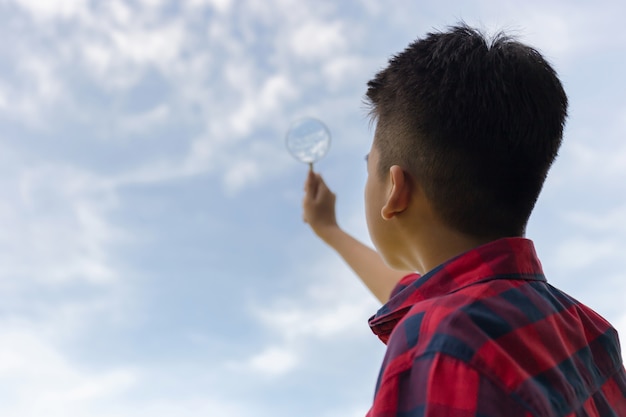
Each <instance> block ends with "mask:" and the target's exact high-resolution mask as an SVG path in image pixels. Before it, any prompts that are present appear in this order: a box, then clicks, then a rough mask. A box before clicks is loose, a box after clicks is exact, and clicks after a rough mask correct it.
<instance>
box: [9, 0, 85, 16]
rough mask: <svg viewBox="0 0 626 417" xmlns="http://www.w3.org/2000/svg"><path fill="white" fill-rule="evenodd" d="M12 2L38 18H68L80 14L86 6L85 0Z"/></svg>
mask: <svg viewBox="0 0 626 417" xmlns="http://www.w3.org/2000/svg"><path fill="white" fill-rule="evenodd" d="M14 3H15V4H16V5H18V6H20V7H22V8H24V9H25V10H27V11H28V12H30V13H31V14H32V15H33V16H34V17H35V18H38V19H55V18H62V19H70V18H73V17H76V16H78V15H81V14H82V13H84V12H85V10H86V8H87V0H55V1H38V0H14Z"/></svg>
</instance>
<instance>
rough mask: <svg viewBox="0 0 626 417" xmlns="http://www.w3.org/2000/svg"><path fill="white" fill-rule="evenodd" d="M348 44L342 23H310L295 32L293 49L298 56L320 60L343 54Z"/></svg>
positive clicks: (292, 41)
mask: <svg viewBox="0 0 626 417" xmlns="http://www.w3.org/2000/svg"><path fill="white" fill-rule="evenodd" d="M347 45H348V42H347V40H346V37H345V35H344V28H343V25H342V23H341V22H339V21H334V22H324V21H309V22H305V23H304V24H302V25H301V26H300V27H298V28H297V29H296V30H295V33H294V34H293V37H292V38H291V48H292V50H293V52H294V53H295V54H296V56H299V57H301V58H304V59H319V58H326V57H330V56H335V55H337V54H341V53H342V52H343V51H344V50H345V49H346V47H347Z"/></svg>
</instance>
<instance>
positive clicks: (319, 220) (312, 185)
mask: <svg viewBox="0 0 626 417" xmlns="http://www.w3.org/2000/svg"><path fill="white" fill-rule="evenodd" d="M335 199H336V197H335V194H334V193H333V192H332V191H330V190H329V189H328V187H327V186H326V183H325V182H324V180H323V179H322V176H321V175H319V174H317V173H315V172H313V171H309V175H308V177H307V179H306V182H305V183H304V199H303V200H302V219H303V220H304V221H305V222H306V223H308V224H309V226H311V229H313V231H314V232H315V234H316V235H318V236H319V237H320V238H321V239H323V240H326V239H327V238H328V237H329V234H330V233H332V231H334V230H336V229H338V228H339V226H338V224H337V218H336V217H335Z"/></svg>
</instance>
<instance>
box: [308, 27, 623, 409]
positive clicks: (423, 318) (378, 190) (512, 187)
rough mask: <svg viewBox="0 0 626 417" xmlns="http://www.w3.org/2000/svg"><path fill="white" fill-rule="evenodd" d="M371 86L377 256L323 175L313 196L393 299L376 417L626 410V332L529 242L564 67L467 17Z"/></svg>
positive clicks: (380, 319)
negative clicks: (353, 231)
mask: <svg viewBox="0 0 626 417" xmlns="http://www.w3.org/2000/svg"><path fill="white" fill-rule="evenodd" d="M368 86H369V89H368V91H367V98H368V100H369V102H370V104H371V107H372V115H373V117H374V119H375V120H376V122H377V125H376V132H375V135H374V141H373V144H372V148H371V151H370V153H369V156H368V180H367V184H366V186H365V210H366V218H367V225H368V229H369V232H370V236H371V238H372V242H373V243H374V245H375V246H376V249H377V253H376V252H374V251H372V250H371V249H369V248H367V247H366V246H364V245H363V244H361V243H360V242H358V241H356V240H354V239H353V238H352V237H350V236H349V235H347V234H346V233H345V232H343V231H342V230H341V229H340V228H339V227H338V226H337V222H336V219H335V215H334V195H333V194H332V193H331V192H330V191H329V190H328V188H327V187H326V185H325V184H324V182H323V180H322V179H321V177H320V176H319V175H318V174H315V173H312V172H311V173H310V174H309V177H308V178H307V183H306V185H305V191H306V195H305V198H304V202H303V206H304V219H305V221H306V222H308V223H309V224H310V226H311V227H312V228H313V230H314V231H315V232H316V234H317V235H318V236H319V237H320V238H322V239H323V240H324V241H325V242H327V243H328V244H329V245H331V246H332V247H333V248H334V249H336V250H337V251H338V252H339V253H340V254H341V255H342V256H343V257H344V259H345V260H346V261H347V262H348V264H349V265H350V266H352V268H353V269H354V270H355V271H356V272H357V274H358V275H359V276H361V278H362V279H363V280H364V282H365V283H366V285H367V286H368V287H369V288H370V289H371V290H372V292H373V293H374V295H375V296H376V297H377V298H379V299H380V300H381V302H383V303H384V306H383V307H382V308H381V309H380V310H379V311H378V312H377V313H376V315H374V316H373V317H372V318H371V319H370V322H369V323H370V327H371V328H372V330H373V332H374V333H375V334H376V335H377V336H378V337H379V338H380V339H381V340H382V341H383V342H384V343H385V344H387V352H386V355H385V358H384V360H383V364H382V367H381V371H380V376H379V379H378V383H377V385H376V392H375V396H374V403H373V406H372V408H371V409H370V411H369V413H368V416H369V417H383V416H384V417H390V416H398V417H399V416H403V417H409V416H411V417H413V416H507V417H515V416H626V373H625V371H624V367H623V364H622V360H621V355H620V347H619V341H618V338H617V333H616V331H615V330H614V329H613V328H612V327H611V326H610V324H609V323H608V322H606V321H605V320H604V319H603V318H602V317H600V316H599V315H598V314H597V313H595V312H594V311H592V310H591V309H589V308H588V307H586V306H584V305H582V304H580V303H579V302H577V301H576V300H574V299H572V298H571V297H569V296H568V295H566V294H564V293H563V292H561V291H559V290H557V289H555V288H554V287H551V286H550V285H549V284H548V283H547V282H546V279H545V277H544V275H543V272H542V269H541V264H540V262H539V260H538V259H537V256H536V254H535V250H534V247H533V244H532V242H531V241H529V240H527V239H525V238H524V234H525V228H526V224H527V221H528V218H529V216H530V213H531V211H532V209H533V207H534V204H535V202H536V199H537V197H538V195H539V193H540V191H541V188H542V186H543V182H544V180H545V178H546V175H547V173H548V170H549V168H550V166H551V164H552V162H553V161H554V158H555V157H556V155H557V152H558V149H559V147H560V144H561V139H562V133H563V126H564V123H565V118H566V114H567V97H566V95H565V92H564V91H563V88H562V86H561V83H560V81H559V80H558V78H557V76H556V73H555V72H554V70H553V69H552V67H551V66H550V65H549V64H548V63H547V62H546V61H545V60H544V59H543V57H542V56H541V55H540V54H539V53H538V52H537V51H536V50H534V49H532V48H530V47H528V46H526V45H523V44H521V43H519V42H517V41H515V40H513V39H511V38H508V37H506V36H504V35H498V36H496V37H495V38H494V39H492V40H487V39H485V37H484V36H483V35H481V34H480V33H479V32H478V31H476V30H474V29H472V28H469V27H467V26H457V27H453V28H450V29H449V30H448V31H446V32H442V33H431V34H429V35H427V36H426V37H425V38H424V39H421V40H418V41H416V42H414V43H412V44H411V45H409V47H408V48H407V49H406V50H405V51H403V52H402V53H400V54H398V55H396V56H395V57H393V58H392V59H391V60H390V61H389V65H388V67H387V68H385V69H384V70H382V71H381V72H379V73H378V74H377V75H376V77H375V78H374V79H373V80H371V81H370V82H369V84H368ZM401 271H418V272H419V274H417V273H410V274H408V275H407V273H406V272H401Z"/></svg>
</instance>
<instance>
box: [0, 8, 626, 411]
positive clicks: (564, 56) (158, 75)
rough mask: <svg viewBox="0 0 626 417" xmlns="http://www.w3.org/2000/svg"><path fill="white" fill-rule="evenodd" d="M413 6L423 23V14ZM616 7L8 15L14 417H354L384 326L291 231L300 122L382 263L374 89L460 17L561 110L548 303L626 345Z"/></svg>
mask: <svg viewBox="0 0 626 417" xmlns="http://www.w3.org/2000/svg"><path fill="white" fill-rule="evenodd" d="M420 3H421V4H420ZM625 13H626V5H624V4H623V3H622V2H617V1H612V2H611V1H609V2H603V3H601V5H600V4H599V3H597V2H596V3H589V2H582V1H567V2H566V1H548V2H546V1H534V0H533V1H527V2H524V3H523V4H522V3H519V2H512V1H494V0H482V1H478V0H475V1H450V2H434V1H433V2H429V3H428V4H424V3H423V2H412V1H401V0H396V1H389V2H385V3H384V5H383V2H378V1H375V0H361V1H356V0H352V1H345V2H341V3H340V2H331V1H292V0H266V1H253V0H241V1H235V0H187V1H167V0H135V1H121V0H108V1H93V0H92V1H88V0H55V1H40V0H19V1H18V0H0V39H2V40H3V41H2V42H1V43H0V173H1V175H0V414H1V415H2V416H5V417H34V416H42V415H45V416H47V417H57V416H58V417H68V416H71V417H82V416H89V417H92V416H93V417H105V416H107V417H109V416H116V417H117V416H119V417H131V416H132V417H135V416H144V415H150V416H152V417H160V416H168V417H169V416H172V415H179V416H185V417H196V416H232V417H252V416H254V417H265V416H294V415H297V416H303V417H306V416H316V417H335V416H337V417H338V416H343V417H346V416H347V417H353V416H354V417H356V416H362V415H364V414H365V412H366V410H367V409H368V408H369V404H370V401H371V398H372V395H373V389H374V383H375V379H376V375H377V372H378V367H379V364H380V361H381V359H382V355H383V353H384V346H383V345H382V344H381V343H379V342H378V341H377V339H376V338H375V337H374V336H373V335H372V334H371V333H370V330H369V328H368V327H367V322H366V321H367V318H368V317H369V316H370V315H371V314H373V313H374V312H375V311H376V309H377V308H378V305H377V304H376V302H375V300H374V298H373V296H371V295H370V294H369V293H368V292H367V291H366V290H365V289H364V287H363V286H362V285H361V284H360V283H359V282H358V281H357V279H356V278H355V277H354V276H353V275H352V273H351V272H350V271H349V270H348V269H347V267H346V266H345V265H344V264H343V263H342V261H341V260H340V259H338V258H337V256H336V255H335V254H334V253H332V252H331V251H330V250H329V249H328V248H327V247H325V246H324V245H323V244H322V243H321V242H319V241H318V240H317V239H316V238H315V237H314V235H313V234H312V233H311V232H310V231H309V230H308V229H307V227H306V225H305V224H303V222H302V220H301V209H300V203H301V198H302V185H303V181H304V178H305V176H306V169H307V168H306V166H305V165H303V164H301V163H298V162H297V161H295V160H293V159H292V158H291V157H290V156H289V154H288V153H287V151H286V149H285V147H284V139H283V138H284V134H285V132H286V129H287V128H288V126H289V124H290V122H291V121H292V120H294V119H296V118H298V117H301V116H305V115H308V116H314V117H317V118H320V119H322V120H324V121H325V122H326V123H327V125H328V126H329V128H330V130H331V131H332V134H333V143H332V146H331V151H330V153H329V154H328V156H327V157H326V158H325V159H324V160H322V161H321V162H320V163H319V164H317V168H318V169H319V170H320V171H321V172H322V173H323V175H324V176H325V178H326V180H327V182H328V183H329V185H330V186H331V188H332V189H333V190H335V191H336V192H337V194H338V216H339V220H340V223H341V225H342V226H343V227H344V228H346V229H347V230H348V231H349V232H351V233H352V234H354V235H356V236H357V237H359V238H361V239H363V240H365V241H368V237H367V230H366V227H365V221H364V215H363V201H362V200H363V197H362V188H363V184H364V181H365V162H364V155H365V154H366V153H367V152H368V149H369V146H370V141H371V137H372V129H371V128H370V126H369V122H368V119H367V111H366V109H365V107H364V105H363V101H362V98H363V94H364V92H365V83H366V82H367V81H368V80H369V79H370V78H371V77H372V76H373V75H374V73H375V72H376V71H377V70H379V69H380V68H382V67H383V66H384V65H385V63H386V60H387V59H388V58H389V57H390V55H391V54H393V53H395V52H398V51H399V50H401V49H403V48H404V47H405V46H406V45H407V44H408V43H409V42H410V41H412V40H414V39H415V38H416V37H418V36H421V35H424V34H425V33H426V32H428V31H430V30H432V29H437V28H442V27H445V26H446V25H449V24H453V23H455V22H457V21H459V20H461V19H463V20H465V21H466V22H468V23H469V24H472V25H476V26H479V27H482V28H484V29H485V30H486V31H488V32H493V31H495V30H498V29H502V28H504V29H507V30H509V31H510V32H511V33H514V34H517V35H518V36H519V37H520V39H521V40H523V41H525V42H527V43H530V44H532V45H534V46H536V47H537V48H538V49H540V50H541V51H542V52H543V53H544V54H545V55H546V56H547V57H548V59H549V60H550V61H551V62H552V63H553V64H554V66H555V68H556V69H557V71H558V72H559V74H560V76H561V79H562V81H563V83H564V86H565V88H566V90H567V92H568V94H569V97H570V104H571V107H570V119H569V122H568V126H567V130H566V134H565V142H564V145H563V148H562V151H561V154H560V156H559V159H558V160H557V162H556V164H555V166H554V168H553V170H552V171H551V174H550V177H549V180H548V182H547V184H546V186H545V188H544V192H543V194H542V196H541V198H540V200H539V203H538V205H537V207H536V210H535V213H534V215H533V217H532V219H531V223H530V226H529V229H528V237H530V238H532V239H533V240H534V241H535V243H536V246H537V249H538V252H539V254H540V257H541V258H542V261H543V265H544V268H545V270H546V273H547V275H548V279H549V281H550V282H551V283H552V284H554V285H556V286H558V287H560V288H562V289H564V290H566V291H567V292H569V293H570V294H571V295H573V296H574V297H576V298H579V299H581V300H582V301H584V302H586V303H587V304H589V305H590V306H591V307H593V308H594V309H596V310H597V311H599V312H600V313H601V314H603V315H604V316H605V317H607V318H608V319H609V320H611V321H612V322H613V323H614V325H615V326H616V327H618V329H619V330H620V332H621V333H626V306H625V304H624V300H625V299H626V297H625V294H626V280H625V274H624V269H625V267H626V257H625V256H624V253H626V198H625V197H624V196H625V195H626V185H625V183H624V181H623V179H624V177H625V175H626V143H625V142H624V137H626V104H624V99H623V98H624V94H625V93H626V83H625V82H624V79H623V76H622V74H624V73H626V59H625V58H624V57H626V32H624V31H623V30H621V25H623V22H622V20H623V19H622V16H624V14H625Z"/></svg>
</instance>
